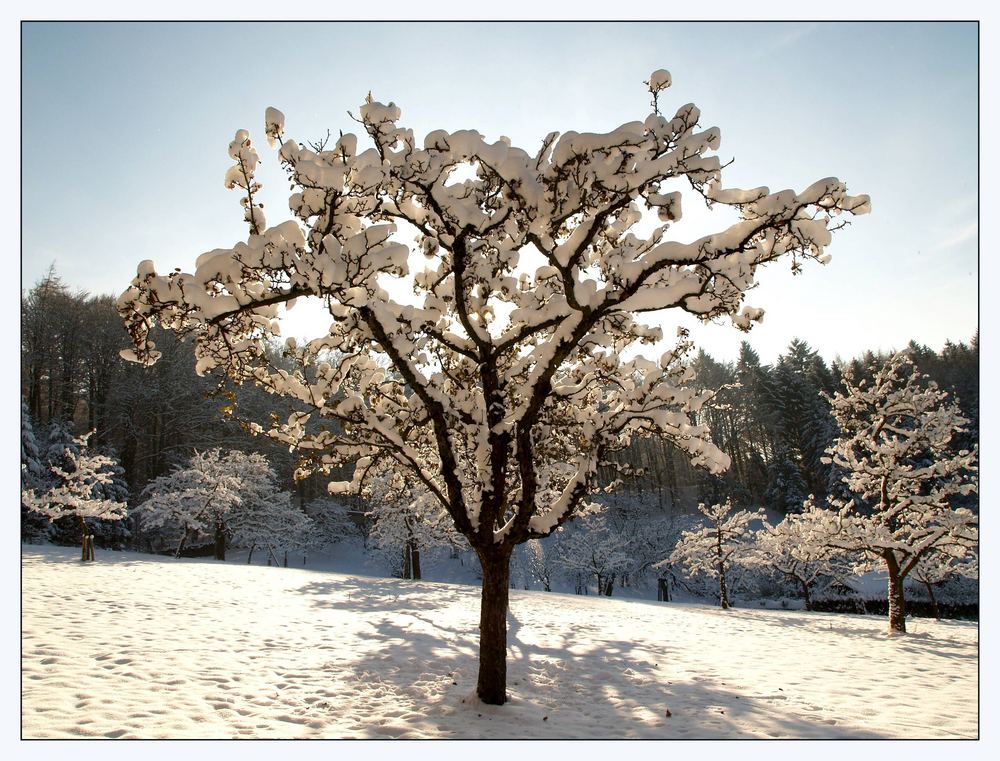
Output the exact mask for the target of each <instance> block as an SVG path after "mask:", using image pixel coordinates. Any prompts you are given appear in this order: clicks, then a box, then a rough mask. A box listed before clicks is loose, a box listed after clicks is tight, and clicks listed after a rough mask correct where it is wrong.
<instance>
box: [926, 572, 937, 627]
mask: <svg viewBox="0 0 1000 761" xmlns="http://www.w3.org/2000/svg"><path fill="white" fill-rule="evenodd" d="M924 586H925V587H926V588H927V596H928V597H930V598H931V611H932V612H933V613H934V618H936V619H937V620H938V621H940V620H941V610H940V609H939V608H938V604H937V597H935V596H934V585H933V584H931V583H930V582H929V581H926V580H925V581H924Z"/></svg>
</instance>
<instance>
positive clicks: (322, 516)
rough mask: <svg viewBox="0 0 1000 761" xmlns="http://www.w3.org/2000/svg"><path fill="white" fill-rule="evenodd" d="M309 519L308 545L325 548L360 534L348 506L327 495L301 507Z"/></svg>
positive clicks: (314, 547)
mask: <svg viewBox="0 0 1000 761" xmlns="http://www.w3.org/2000/svg"><path fill="white" fill-rule="evenodd" d="M302 511H303V512H304V513H305V514H306V517H307V518H309V520H310V521H311V528H310V530H309V545H308V546H309V547H310V548H313V549H325V548H327V547H330V546H331V545H334V544H336V543H337V542H340V541H342V540H344V539H347V538H350V537H356V536H359V535H360V531H359V529H358V526H357V524H356V523H355V522H354V521H353V520H351V517H350V507H349V506H348V505H347V504H345V503H343V502H341V501H339V500H333V499H329V498H327V497H319V498H317V499H314V500H312V501H311V502H308V503H306V505H305V506H304V507H303V508H302Z"/></svg>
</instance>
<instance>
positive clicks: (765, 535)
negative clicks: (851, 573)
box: [745, 502, 847, 610]
mask: <svg viewBox="0 0 1000 761" xmlns="http://www.w3.org/2000/svg"><path fill="white" fill-rule="evenodd" d="M839 530H840V524H839V521H838V516H837V514H836V513H834V512H831V511H829V510H823V509H821V508H819V507H816V505H814V504H812V502H807V503H806V508H805V509H804V510H803V511H802V512H801V513H790V514H789V515H787V516H785V518H784V520H782V521H781V522H780V523H777V524H775V525H772V524H771V523H770V522H769V521H766V520H765V522H764V528H763V529H762V530H761V531H758V532H757V534H756V540H757V552H756V553H753V554H751V555H750V556H748V557H747V559H746V561H745V562H748V563H750V564H753V565H758V566H764V567H767V568H773V569H775V570H776V571H778V572H779V573H781V574H784V576H786V577H787V578H788V579H790V580H792V581H793V582H795V583H796V584H797V585H798V587H799V589H800V590H801V591H802V597H803V599H804V600H805V606H806V610H812V597H811V590H812V588H813V586H814V585H815V584H816V582H817V581H820V580H822V579H829V578H836V577H838V576H840V575H842V574H843V573H845V572H846V571H847V564H846V562H845V560H844V558H843V552H842V551H841V550H838V549H836V548H834V547H833V546H831V539H832V538H833V537H835V536H836V535H837V534H838V532H839Z"/></svg>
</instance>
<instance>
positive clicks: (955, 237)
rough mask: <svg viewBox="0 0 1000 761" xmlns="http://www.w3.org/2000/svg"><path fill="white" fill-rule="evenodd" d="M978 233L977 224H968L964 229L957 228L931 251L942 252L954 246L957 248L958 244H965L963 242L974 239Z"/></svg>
mask: <svg viewBox="0 0 1000 761" xmlns="http://www.w3.org/2000/svg"><path fill="white" fill-rule="evenodd" d="M978 233H979V223H978V222H970V223H969V224H967V225H965V226H964V227H960V228H958V229H957V230H955V231H954V232H953V233H952V234H951V235H949V236H948V237H947V238H945V239H944V240H942V241H941V242H939V243H938V244H937V245H936V246H934V248H933V250H934V251H943V250H944V249H946V248H953V247H954V246H957V245H959V244H960V243H965V241H967V240H969V239H970V238H975V237H976V235H977V234H978Z"/></svg>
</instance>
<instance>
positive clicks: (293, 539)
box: [225, 453, 312, 563]
mask: <svg viewBox="0 0 1000 761" xmlns="http://www.w3.org/2000/svg"><path fill="white" fill-rule="evenodd" d="M239 454H241V455H242V453H239ZM245 457H246V466H244V467H241V468H240V471H239V477H240V484H239V486H238V487H237V488H238V490H239V496H240V503H239V505H238V506H235V507H234V508H233V509H232V510H231V511H230V513H229V515H228V517H227V519H226V521H225V524H226V532H225V534H226V537H227V539H228V541H229V544H230V546H232V547H241V548H246V549H248V550H249V553H248V557H247V561H248V562H249V560H250V554H252V553H253V550H254V548H256V547H261V548H264V549H265V550H266V551H267V552H268V553H269V554H270V555H271V556H272V557H273V558H274V560H275V562H276V563H277V561H278V556H277V554H275V553H276V551H277V550H279V549H283V550H286V551H287V550H289V549H293V548H294V549H303V548H305V547H306V546H308V544H309V533H310V531H311V529H312V521H311V520H310V519H309V517H308V516H307V515H306V514H305V513H304V512H303V511H302V510H299V509H298V508H297V507H295V505H293V504H292V495H291V493H290V492H287V491H282V490H281V487H280V486H279V485H278V475H277V473H275V471H274V468H272V467H271V465H270V464H269V463H268V462H267V459H266V458H265V457H264V456H263V455H260V454H251V455H245ZM237 459H242V457H237Z"/></svg>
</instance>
